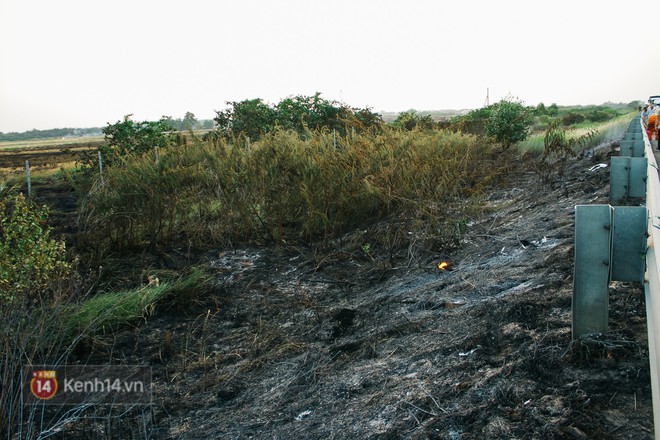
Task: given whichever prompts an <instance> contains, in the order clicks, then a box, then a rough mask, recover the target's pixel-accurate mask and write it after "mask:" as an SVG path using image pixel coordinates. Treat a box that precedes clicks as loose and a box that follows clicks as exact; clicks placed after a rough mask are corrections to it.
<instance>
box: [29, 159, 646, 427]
mask: <svg viewBox="0 0 660 440" xmlns="http://www.w3.org/2000/svg"><path fill="white" fill-rule="evenodd" d="M604 153H605V152H604V151H602V152H601V154H596V155H595V157H592V158H581V159H575V160H572V161H571V162H570V163H569V164H568V167H567V170H566V174H565V178H564V182H563V184H561V185H555V186H550V185H543V184H541V183H540V181H539V178H538V176H537V175H536V174H534V173H533V172H529V171H527V169H526V167H525V166H524V165H522V166H520V167H519V169H517V170H515V171H512V173H511V176H510V179H509V183H508V185H506V186H505V187H502V188H498V189H494V190H493V191H492V192H491V193H490V194H488V195H487V196H486V200H485V202H484V203H485V205H486V211H485V214H483V215H482V216H480V217H479V218H475V219H470V221H468V222H467V224H466V231H465V233H464V235H463V238H462V244H461V247H460V248H459V249H457V250H454V251H452V252H451V253H449V254H443V253H434V252H433V250H428V251H427V252H420V251H416V252H411V249H401V250H399V251H397V253H396V254H395V255H392V256H390V258H389V260H388V261H387V262H384V261H382V259H381V258H380V257H379V256H373V255H371V254H370V253H369V252H368V249H365V247H364V244H365V243H368V242H369V230H361V231H356V232H354V233H352V234H349V235H347V236H345V237H342V238H341V240H339V239H338V240H337V241H336V243H334V246H333V248H332V251H327V252H323V253H320V252H317V251H315V250H314V249H312V248H303V247H264V248H238V249H233V250H217V251H211V252H207V253H205V254H204V255H201V256H200V259H201V261H202V262H203V263H204V264H205V265H206V267H207V269H208V270H209V271H210V272H211V273H212V274H213V280H214V281H213V283H214V284H213V285H214V288H213V293H212V294H210V295H208V296H205V297H202V298H197V299H195V300H194V301H191V302H190V303H188V304H186V305H185V306H183V307H182V306H181V305H178V306H176V307H174V306H167V305H163V306H161V307H160V308H158V309H157V310H156V311H155V312H154V313H153V315H152V316H150V317H148V318H147V319H146V320H144V321H142V322H139V323H136V324H135V325H134V326H133V327H130V328H127V329H124V330H120V331H117V332H115V333H113V334H111V335H105V336H98V337H96V338H94V339H92V340H89V341H86V342H85V343H84V344H81V346H80V347H79V348H78V350H76V352H75V355H74V358H73V359H70V362H72V363H87V364H107V363H117V364H130V365H133V364H147V365H151V366H152V368H153V381H154V387H153V404H152V406H150V407H134V408H130V407H129V408H121V409H117V408H113V409H107V408H105V409H104V408H96V409H94V408H90V409H89V410H88V411H87V412H85V413H82V414H81V415H80V416H79V417H77V418H75V419H73V420H72V421H71V422H69V423H66V424H64V425H63V426H62V427H61V429H60V430H59V432H57V433H54V436H53V437H52V438H99V439H101V438H154V439H207V438H219V439H249V438H252V439H266V438H268V439H273V438H275V439H287V438H300V439H399V438H407V439H425V438H437V439H514V438H517V439H560V438H567V439H647V438H648V439H650V438H653V418H652V402H651V387H650V377H649V364H648V346H647V333H646V332H647V329H646V312H645V304H644V292H643V288H642V286H641V285H639V284H635V283H620V282H614V283H612V286H611V289H610V325H609V332H608V333H607V334H604V335H593V336H591V337H589V338H585V339H583V340H578V341H572V340H571V295H572V272H573V230H574V206H575V205H577V204H596V203H602V204H606V203H608V190H609V187H608V182H609V168H599V169H596V170H595V171H589V169H590V168H591V167H592V166H593V165H594V163H598V162H607V160H608V159H607V157H606V156H605V154H604ZM60 193H62V194H64V196H62V195H61V194H60V196H53V198H52V200H54V201H55V204H57V202H56V201H57V200H60V199H61V200H69V199H70V198H71V195H70V194H69V193H66V192H64V191H63V190H62V191H60ZM42 194H45V195H44V201H46V202H48V200H47V199H48V193H47V192H42ZM58 197H59V198H58ZM53 209H54V210H55V211H56V212H57V209H58V207H57V206H54V207H53ZM63 211H67V209H63ZM55 221H57V216H55ZM373 227H374V228H379V227H386V225H385V224H379V225H375V226H373ZM62 228H63V230H64V231H65V228H64V226H62ZM65 232H66V231H65ZM410 243H411V245H410V246H411V247H413V246H420V247H423V243H416V242H415V240H414V239H411V241H410ZM440 261H448V262H449V263H450V270H446V271H441V270H439V269H438V268H437V267H436V265H437V263H439V262H440ZM60 415H61V414H60ZM53 417H58V416H57V415H53Z"/></svg>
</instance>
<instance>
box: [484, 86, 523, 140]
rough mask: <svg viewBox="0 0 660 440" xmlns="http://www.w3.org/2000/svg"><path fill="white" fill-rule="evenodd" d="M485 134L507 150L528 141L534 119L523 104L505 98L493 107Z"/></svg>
mask: <svg viewBox="0 0 660 440" xmlns="http://www.w3.org/2000/svg"><path fill="white" fill-rule="evenodd" d="M491 107H492V108H491V111H490V116H489V117H488V119H487V120H486V126H485V133H486V135H487V136H490V137H492V138H494V139H495V140H496V141H497V142H499V143H500V144H501V145H502V148H503V149H504V150H507V149H508V148H509V147H511V145H514V144H515V143H517V142H520V141H523V140H525V139H527V136H528V135H529V128H530V127H531V125H532V122H533V119H532V115H531V111H530V110H529V108H527V107H525V106H524V105H523V104H522V102H520V101H515V100H513V99H510V98H505V99H503V100H501V101H500V102H498V103H496V104H493V105H492V106H491Z"/></svg>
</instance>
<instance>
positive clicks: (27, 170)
mask: <svg viewBox="0 0 660 440" xmlns="http://www.w3.org/2000/svg"><path fill="white" fill-rule="evenodd" d="M25 180H26V181H27V192H28V201H29V202H32V179H30V162H28V161H27V160H26V161H25Z"/></svg>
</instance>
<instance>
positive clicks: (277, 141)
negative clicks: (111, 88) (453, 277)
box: [81, 130, 497, 255]
mask: <svg viewBox="0 0 660 440" xmlns="http://www.w3.org/2000/svg"><path fill="white" fill-rule="evenodd" d="M489 157H490V152H489V149H488V147H484V146H480V145H478V142H477V139H476V138H475V137H473V136H466V135H462V134H456V133H450V132H446V131H438V130H435V131H428V132H420V131H413V132H402V131H394V130H391V131H386V132H384V133H381V134H378V135H348V136H346V137H341V138H338V139H337V146H336V148H335V144H334V140H333V136H332V133H329V132H315V133H308V135H307V136H306V137H305V139H301V138H300V137H299V136H298V135H297V134H296V133H293V132H287V131H279V132H276V133H271V134H269V135H267V136H265V137H264V138H263V139H261V140H260V141H259V142H255V143H253V144H252V145H250V146H249V147H248V146H247V145H245V143H244V142H243V141H241V140H237V141H235V142H232V143H229V142H226V141H224V140H214V141H209V142H202V141H199V140H198V141H197V142H189V143H188V145H184V146H178V147H173V148H169V149H165V150H163V151H161V152H160V154H159V158H158V161H156V160H155V157H154V155H153V154H146V155H143V156H139V157H125V158H123V160H122V164H121V165H119V166H115V167H112V168H108V169H107V170H106V172H105V173H104V181H103V184H102V183H101V181H100V180H97V181H96V183H95V185H94V187H93V188H92V191H91V192H90V194H89V196H88V197H87V198H86V199H85V201H84V203H83V206H82V211H81V215H82V217H81V218H82V220H83V222H82V224H83V226H84V228H85V231H86V233H87V236H88V238H89V242H90V243H91V244H96V245H97V251H98V252H99V255H100V254H104V253H105V252H107V251H108V250H109V249H114V250H121V249H126V248H135V247H145V246H147V247H154V246H158V245H162V244H167V243H172V242H179V243H181V242H183V243H188V244H191V245H197V244H200V245H201V244H208V243H211V242H212V243H215V244H224V245H234V244H239V243H289V244H292V243H302V242H310V241H314V240H327V239H329V238H332V237H336V236H337V235H339V234H342V233H345V232H347V231H350V230H353V229H355V228H357V227H364V226H368V225H371V224H375V223H376V222H377V221H378V220H380V219H382V218H384V217H385V216H389V215H401V216H403V217H405V218H406V219H408V220H409V221H408V222H407V223H408V224H409V225H410V224H414V223H416V222H417V220H424V221H426V220H432V221H434V222H435V224H436V225H437V224H439V223H437V220H439V219H443V218H446V217H447V216H448V215H454V214H453V211H454V209H455V208H456V206H458V204H457V203H456V202H457V201H459V200H463V199H464V198H468V197H470V196H472V195H474V194H477V193H478V192H479V189H480V188H481V186H482V185H483V184H484V183H485V182H486V178H488V177H490V176H492V175H493V174H494V173H496V172H497V170H496V169H492V168H491V167H490V166H489V163H488V158H489Z"/></svg>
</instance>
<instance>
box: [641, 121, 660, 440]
mask: <svg viewBox="0 0 660 440" xmlns="http://www.w3.org/2000/svg"><path fill="white" fill-rule="evenodd" d="M642 124H643V123H642V122H641V121H640V125H639V126H640V129H641V130H642V131H643V132H644V136H643V137H644V144H645V145H644V155H645V156H646V159H647V160H648V167H647V178H646V208H647V210H648V224H647V234H648V241H647V249H646V275H645V276H644V294H645V297H646V323H647V328H648V340H649V363H650V368H651V390H652V394H653V421H654V426H655V428H654V429H655V438H657V439H660V370H659V369H660V358H659V357H658V356H660V345H659V344H660V336H659V335H658V332H659V331H660V328H659V327H658V325H660V261H659V257H660V255H659V254H658V252H657V250H656V246H660V179H659V177H658V164H657V163H656V160H655V155H654V154H653V147H652V145H651V142H650V141H649V138H648V137H647V136H646V130H645V127H644V126H643V125H642Z"/></svg>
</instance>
